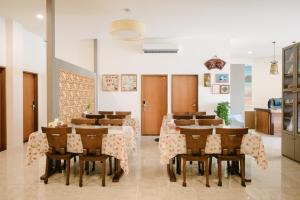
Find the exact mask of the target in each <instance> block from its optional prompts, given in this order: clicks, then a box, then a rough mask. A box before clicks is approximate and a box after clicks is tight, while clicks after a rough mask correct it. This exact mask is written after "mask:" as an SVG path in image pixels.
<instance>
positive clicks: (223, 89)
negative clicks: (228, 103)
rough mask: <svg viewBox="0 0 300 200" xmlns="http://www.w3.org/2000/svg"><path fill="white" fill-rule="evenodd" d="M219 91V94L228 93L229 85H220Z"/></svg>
mask: <svg viewBox="0 0 300 200" xmlns="http://www.w3.org/2000/svg"><path fill="white" fill-rule="evenodd" d="M220 93H221V94H229V93H230V85H220Z"/></svg>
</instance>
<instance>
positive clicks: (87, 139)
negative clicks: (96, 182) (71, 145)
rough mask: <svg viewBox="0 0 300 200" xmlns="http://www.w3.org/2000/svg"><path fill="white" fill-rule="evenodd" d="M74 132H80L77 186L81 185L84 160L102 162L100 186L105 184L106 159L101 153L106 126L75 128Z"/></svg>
mask: <svg viewBox="0 0 300 200" xmlns="http://www.w3.org/2000/svg"><path fill="white" fill-rule="evenodd" d="M76 133H78V134H80V136H81V141H82V146H83V153H82V154H79V166H80V169H79V187H82V176H83V164H84V162H86V161H88V162H95V161H100V162H101V163H102V186H103V187H104V186H105V176H106V168H105V167H106V160H107V158H108V156H107V155H105V154H102V138H103V134H107V133H108V129H107V128H97V129H84V128H76Z"/></svg>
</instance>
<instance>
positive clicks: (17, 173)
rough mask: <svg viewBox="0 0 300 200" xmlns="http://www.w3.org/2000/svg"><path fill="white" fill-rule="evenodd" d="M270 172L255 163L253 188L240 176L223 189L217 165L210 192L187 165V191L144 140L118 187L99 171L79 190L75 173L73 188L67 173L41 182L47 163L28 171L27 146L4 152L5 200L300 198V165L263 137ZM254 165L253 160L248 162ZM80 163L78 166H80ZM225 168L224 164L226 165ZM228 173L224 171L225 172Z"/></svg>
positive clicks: (1, 182)
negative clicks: (243, 183)
mask: <svg viewBox="0 0 300 200" xmlns="http://www.w3.org/2000/svg"><path fill="white" fill-rule="evenodd" d="M264 142H265V147H266V150H267V157H268V160H269V168H268V169H267V170H265V171H263V170H260V169H259V168H258V167H257V166H256V164H255V161H254V160H253V161H252V162H250V163H248V166H250V169H251V171H250V170H248V174H251V178H252V183H250V184H249V183H247V187H246V188H243V187H241V186H240V179H239V178H238V177H226V174H225V177H224V178H223V186H222V187H218V186H217V168H216V162H214V164H213V174H212V176H211V177H210V185H211V187H210V188H206V187H205V185H204V182H205V179H204V177H203V176H198V175H197V165H196V163H195V164H194V165H192V166H191V165H188V171H187V174H188V177H187V187H186V188H184V187H182V186H181V185H182V179H181V177H180V176H177V177H178V181H177V182H176V183H171V182H169V181H168V176H167V172H166V167H165V166H162V165H160V163H159V155H160V154H159V150H158V143H157V142H155V141H154V137H142V138H140V139H139V145H140V148H139V150H138V153H137V154H136V155H132V156H131V157H130V172H129V175H128V176H123V177H122V179H121V181H120V182H119V183H112V182H111V178H110V177H107V181H106V182H107V185H106V187H105V188H103V187H101V179H100V178H99V175H98V174H99V169H97V170H96V172H95V173H92V175H91V176H84V185H83V187H82V188H79V186H78V166H76V170H77V175H76V176H74V170H73V168H72V170H71V173H72V174H71V177H70V185H69V186H65V185H64V184H65V178H64V175H63V174H56V175H54V176H53V177H51V178H50V179H49V183H48V185H44V183H43V182H42V181H40V180H39V176H40V175H41V174H42V173H43V171H44V165H45V161H44V159H41V160H40V161H38V162H35V163H34V164H33V165H32V166H29V167H26V166H25V151H26V146H24V147H23V148H18V149H15V150H10V151H5V152H1V153H0V199H1V200H7V199H13V200H18V199H22V200H25V199H26V200H27V199H28V200H35V199H38V200H43V199H64V200H69V199H70V200H76V199H82V200H88V199H108V200H114V199H124V200H127V199H128V200H129V199H151V200H159V199H168V200H170V199H172V200H177V199H180V200H183V199H189V200H194V199H212V200H213V199H222V200H227V199H228V200H233V199H236V200H242V199H262V200H268V199H272V200H273V199H275V200H277V199H278V200H279V199H284V200H289V199H300V164H299V163H296V162H294V161H291V160H289V159H287V158H285V157H282V156H281V155H280V149H281V139H280V137H276V136H264ZM248 162H249V161H248ZM77 163H78V162H77ZM224 164H225V163H224ZM223 169H224V171H225V167H224V168H223Z"/></svg>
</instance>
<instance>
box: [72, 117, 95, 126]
mask: <svg viewBox="0 0 300 200" xmlns="http://www.w3.org/2000/svg"><path fill="white" fill-rule="evenodd" d="M71 123H72V124H78V125H80V124H86V125H95V124H96V119H87V118H73V119H71Z"/></svg>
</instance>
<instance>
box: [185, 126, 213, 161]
mask: <svg viewBox="0 0 300 200" xmlns="http://www.w3.org/2000/svg"><path fill="white" fill-rule="evenodd" d="M212 132H213V129H212V128H209V129H187V128H182V129H180V134H184V135H185V140H186V152H187V154H188V155H201V156H203V155H204V154H205V146H206V140H207V137H208V135H211V134H212Z"/></svg>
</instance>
